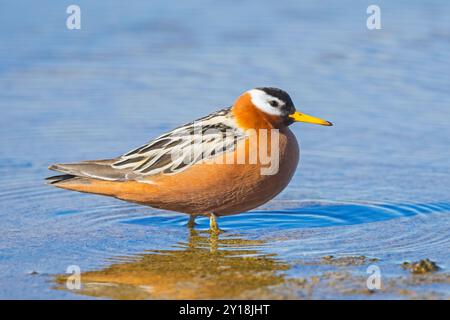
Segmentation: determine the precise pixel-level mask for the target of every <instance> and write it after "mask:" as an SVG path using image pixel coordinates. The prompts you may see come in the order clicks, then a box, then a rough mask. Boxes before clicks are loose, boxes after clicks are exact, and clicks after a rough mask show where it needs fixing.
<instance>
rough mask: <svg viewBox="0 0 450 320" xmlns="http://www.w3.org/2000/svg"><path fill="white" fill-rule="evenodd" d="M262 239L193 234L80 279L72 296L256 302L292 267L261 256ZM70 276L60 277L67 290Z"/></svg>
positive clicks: (84, 274)
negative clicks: (256, 294) (256, 295)
mask: <svg viewBox="0 0 450 320" xmlns="http://www.w3.org/2000/svg"><path fill="white" fill-rule="evenodd" d="M263 245H264V241H262V240H248V239H242V238H241V237H239V236H237V235H231V234H230V235H228V234H220V235H218V234H211V235H209V233H208V235H206V234H204V233H202V232H198V231H195V230H194V229H192V228H191V229H190V235H189V239H188V241H187V242H186V243H184V242H183V243H178V244H177V245H176V246H174V248H173V249H171V250H151V251H146V252H145V253H143V254H140V255H136V256H135V257H134V258H132V259H130V260H128V261H126V262H120V263H115V264H112V265H110V266H108V267H106V268H104V269H101V270H97V271H88V272H85V273H82V274H81V282H82V286H81V289H79V290H73V291H72V292H74V293H77V294H82V295H87V296H94V297H104V298H113V299H226V298H251V297H252V292H255V291H256V290H259V295H260V294H261V292H260V291H261V290H265V288H267V287H268V286H274V285H277V284H281V283H283V282H284V281H285V280H284V274H283V272H282V271H284V270H287V269H289V266H288V265H287V264H285V263H283V262H281V261H279V260H277V259H276V255H275V254H266V253H262V252H261V247H262V246H263ZM66 279H67V275H61V276H57V278H56V281H57V283H58V285H57V289H60V290H68V289H66V286H65V283H66Z"/></svg>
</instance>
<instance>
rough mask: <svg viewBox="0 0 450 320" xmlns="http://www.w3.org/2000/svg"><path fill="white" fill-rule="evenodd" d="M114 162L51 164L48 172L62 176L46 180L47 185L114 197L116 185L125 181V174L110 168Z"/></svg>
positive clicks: (95, 161)
mask: <svg viewBox="0 0 450 320" xmlns="http://www.w3.org/2000/svg"><path fill="white" fill-rule="evenodd" d="M113 162H114V160H112V159H109V160H92V161H83V162H79V163H69V164H53V165H51V166H50V167H49V169H50V170H54V171H59V172H61V173H62V174H60V175H56V176H51V177H48V178H47V179H46V181H47V183H48V184H49V185H53V186H55V187H58V188H63V189H68V190H74V191H80V192H87V193H96V194H103V195H114V194H115V192H116V191H115V190H114V189H115V188H116V185H117V184H116V183H115V182H121V181H125V180H126V176H125V174H126V172H124V171H123V170H117V169H115V168H113V167H112V166H111V164H112V163H113Z"/></svg>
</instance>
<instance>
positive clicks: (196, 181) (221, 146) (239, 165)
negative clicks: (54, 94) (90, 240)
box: [46, 87, 332, 234]
mask: <svg viewBox="0 0 450 320" xmlns="http://www.w3.org/2000/svg"><path fill="white" fill-rule="evenodd" d="M294 122H306V123H312V124H319V125H323V126H332V123H331V122H329V121H326V120H323V119H320V118H316V117H313V116H310V115H307V114H305V113H302V112H299V111H297V110H296V107H295V106H294V103H293V101H292V99H291V97H290V96H289V94H288V93H287V92H285V91H284V90H281V89H278V88H274V87H258V88H254V89H251V90H248V91H245V92H244V93H242V94H241V95H240V96H239V97H238V98H237V99H236V100H235V102H234V103H233V104H232V105H231V106H230V107H228V108H224V109H221V110H218V111H215V112H213V113H211V114H209V115H207V116H205V117H203V118H200V119H197V120H195V121H192V122H189V123H187V124H184V125H181V126H179V127H177V128H175V129H173V130H172V131H169V132H167V133H164V134H162V135H160V136H158V137H156V138H155V139H153V140H151V141H149V142H148V143H145V144H144V145H141V146H139V147H138V148H135V149H133V150H131V151H129V152H127V153H124V154H122V155H120V156H118V157H115V158H112V159H103V160H86V161H81V162H76V163H61V164H52V165H50V166H49V169H50V170H54V171H58V172H59V174H58V175H56V176H51V177H48V178H47V179H46V180H47V183H48V184H50V185H52V186H55V187H58V188H62V189H67V190H72V191H78V192H84V193H93V194H98V195H104V196H110V197H115V198H117V199H120V200H125V201H128V202H133V203H137V204H141V205H146V206H150V207H153V208H157V209H164V210H170V211H175V212H181V213H185V214H188V215H190V218H189V222H188V226H194V225H195V218H196V217H197V216H207V217H208V216H209V221H210V229H209V230H210V232H211V233H216V234H217V233H219V232H221V231H222V230H221V229H219V227H218V223H217V217H220V216H226V215H231V214H238V213H243V212H246V211H249V210H251V209H254V208H256V207H259V206H261V205H262V204H264V203H266V202H268V201H269V200H271V199H272V198H274V197H275V196H276V195H278V194H279V193H280V192H281V191H282V190H283V189H284V188H285V187H286V186H287V185H288V183H289V182H290V180H291V178H292V176H293V175H294V173H295V171H296V168H297V165H298V161H299V156H300V150H299V145H298V142H297V139H296V137H295V135H294V134H293V133H292V131H291V130H290V129H289V126H290V125H291V124H293V123H294ZM269 153H270V155H271V156H272V155H273V157H272V158H273V159H270V157H269V156H268V154H269ZM267 158H269V160H267ZM271 160H273V162H276V163H275V164H273V163H270V161H271ZM269 165H271V166H272V167H273V168H274V169H273V170H269V167H268V166H269ZM264 170H265V171H266V172H264ZM267 171H268V172H267Z"/></svg>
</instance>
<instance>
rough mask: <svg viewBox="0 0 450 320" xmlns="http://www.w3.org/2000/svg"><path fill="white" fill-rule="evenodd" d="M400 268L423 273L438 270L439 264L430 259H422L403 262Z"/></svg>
mask: <svg viewBox="0 0 450 320" xmlns="http://www.w3.org/2000/svg"><path fill="white" fill-rule="evenodd" d="M402 268H403V269H407V270H410V271H411V272H412V273H414V274H424V273H429V272H435V271H438V270H439V266H438V265H437V264H436V262H434V261H431V260H430V259H428V258H426V259H422V260H420V261H417V262H412V263H411V262H403V263H402Z"/></svg>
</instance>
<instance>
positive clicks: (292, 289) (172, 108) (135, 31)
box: [0, 0, 450, 299]
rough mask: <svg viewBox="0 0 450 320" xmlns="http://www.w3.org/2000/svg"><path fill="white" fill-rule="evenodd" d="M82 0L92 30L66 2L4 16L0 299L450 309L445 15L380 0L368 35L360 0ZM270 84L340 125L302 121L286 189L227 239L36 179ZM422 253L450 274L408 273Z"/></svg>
mask: <svg viewBox="0 0 450 320" xmlns="http://www.w3.org/2000/svg"><path fill="white" fill-rule="evenodd" d="M77 3H78V4H79V5H80V7H81V8H82V19H83V20H82V30H80V31H68V30H67V29H65V25H64V23H65V17H66V14H65V7H64V5H55V3H54V1H49V0H48V1H39V6H38V5H28V6H26V7H25V6H24V5H23V4H19V3H17V4H16V3H9V4H8V5H4V6H2V11H1V12H0V20H1V21H3V24H2V28H0V39H1V42H0V43H1V45H0V108H1V112H2V116H1V117H0V146H1V153H0V219H1V224H0V297H2V298H68V299H71V298H80V297H82V298H93V297H101V298H238V297H241V298H380V297H384V298H394V299H398V298H400V299H401V298H449V297H450V278H449V273H448V269H449V268H450V259H449V257H450V240H449V239H450V197H449V190H450V188H449V178H450V148H449V144H450V127H449V126H448V122H449V120H450V116H449V109H448V108H449V104H450V92H449V90H448V88H449V87H450V55H449V52H450V20H449V19H448V17H449V16H450V4H448V3H447V2H446V1H437V0H435V1H427V2H426V4H425V3H422V2H420V1H404V2H401V1H396V2H395V3H392V1H391V2H388V1H378V5H379V6H380V7H381V10H382V27H383V29H382V30H380V31H369V30H367V28H366V25H365V19H366V17H367V15H366V13H365V12H366V8H367V6H368V5H369V4H372V3H371V2H366V1H360V2H358V4H355V3H354V2H352V1H340V2H339V4H338V3H336V2H333V1H325V2H324V3H323V4H321V5H319V4H317V3H316V2H314V1H307V2H303V3H298V1H290V2H287V3H285V4H283V6H280V5H278V4H274V3H272V4H271V3H269V2H268V3H262V2H261V1H246V2H243V3H241V2H239V4H238V3H237V2H236V3H233V4H232V3H230V2H223V3H220V2H219V3H217V2H215V3H214V5H212V4H211V3H209V2H207V1H193V2H189V4H188V3H185V4H184V3H183V4H182V3H180V4H177V6H173V5H168V4H165V2H164V1H152V3H151V4H149V3H147V2H145V1H135V2H133V3H127V4H126V5H124V4H121V2H120V1H108V2H106V1H104V2H102V1H96V2H95V3H92V1H78V2H77ZM262 85H272V86H278V87H281V88H283V89H285V90H286V91H288V92H289V93H290V94H291V96H292V98H293V100H294V102H295V103H296V105H297V108H298V109H300V110H302V111H305V112H307V113H310V114H313V115H317V116H320V117H322V118H325V119H327V120H330V121H332V122H333V123H334V124H335V126H334V127H331V128H323V127H318V126H309V125H306V124H299V125H296V126H293V131H294V132H295V134H296V136H297V137H298V139H299V140H300V145H301V161H300V165H299V168H298V170H297V172H296V175H295V177H294V178H293V180H292V181H291V183H290V185H289V187H288V188H286V190H284V191H283V193H282V194H280V195H279V196H278V197H277V198H276V199H274V200H273V201H271V202H269V203H268V204H266V205H265V206H263V207H261V208H258V209H257V210H254V211H252V212H250V213H245V214H241V215H236V216H229V217H223V218H220V221H219V223H220V226H221V228H223V229H224V230H225V231H226V232H225V233H224V234H221V235H220V236H219V237H218V239H214V238H209V235H208V234H206V233H205V230H206V229H207V227H208V221H207V219H206V218H199V219H198V221H197V222H198V225H197V226H196V230H197V231H196V232H194V231H192V230H189V229H188V228H187V227H186V223H187V217H186V216H184V215H181V214H177V213H172V212H163V211H160V210H155V209H152V208H146V207H142V206H137V205H133V204H128V203H125V202H121V201H118V200H115V199H110V198H105V197H98V196H94V195H85V194H79V193H72V192H68V191H64V190H57V189H55V188H51V187H49V186H46V185H45V184H44V182H43V179H44V178H45V177H46V176H48V175H49V174H50V173H49V172H48V171H47V169H46V167H47V166H48V165H49V164H51V163H54V162H71V161H76V160H83V159H94V158H108V157H113V156H116V155H118V154H121V153H123V152H125V151H128V150H130V149H131V148H133V147H136V146H139V145H140V144H142V143H143V142H146V141H147V140H149V139H150V138H152V137H155V136H157V135H159V134H160V133H163V132H164V131H166V130H169V129H171V128H172V127H174V126H176V125H179V124H181V123H185V122H187V121H190V120H192V119H194V118H196V117H200V116H202V115H204V114H206V113H208V112H211V111H213V110H215V109H219V108H221V107H223V106H227V105H229V104H231V103H232V101H233V100H234V99H235V97H236V96H237V95H239V94H240V93H241V91H243V90H246V89H249V88H252V87H256V86H262ZM330 255H332V256H334V258H330V257H328V256H330ZM360 256H364V257H360ZM424 258H429V259H431V260H433V261H435V262H436V263H437V264H438V265H439V266H440V268H441V269H440V270H439V271H438V272H436V273H434V274H431V275H424V276H421V275H411V274H410V272H409V271H408V270H404V269H403V268H402V267H401V264H402V263H403V262H405V261H418V260H420V259H424ZM70 265H77V266H79V267H80V268H81V271H82V279H84V280H82V281H83V288H82V289H81V290H68V289H67V288H66V287H65V285H64V283H65V278H64V276H63V275H64V274H65V271H66V269H67V267H68V266H70ZM370 265H376V266H378V267H379V268H380V270H381V275H382V283H383V289H382V290H378V291H374V292H370V291H368V290H367V289H366V279H367V276H368V275H367V273H366V270H367V267H368V266H370ZM179 266H181V267H179ZM205 279H206V280H208V281H205ZM317 279H319V280H317ZM174 288H177V289H174ZM180 288H181V289H180ZM217 288H221V289H222V290H220V291H218V290H217Z"/></svg>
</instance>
